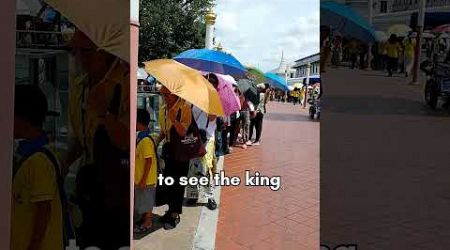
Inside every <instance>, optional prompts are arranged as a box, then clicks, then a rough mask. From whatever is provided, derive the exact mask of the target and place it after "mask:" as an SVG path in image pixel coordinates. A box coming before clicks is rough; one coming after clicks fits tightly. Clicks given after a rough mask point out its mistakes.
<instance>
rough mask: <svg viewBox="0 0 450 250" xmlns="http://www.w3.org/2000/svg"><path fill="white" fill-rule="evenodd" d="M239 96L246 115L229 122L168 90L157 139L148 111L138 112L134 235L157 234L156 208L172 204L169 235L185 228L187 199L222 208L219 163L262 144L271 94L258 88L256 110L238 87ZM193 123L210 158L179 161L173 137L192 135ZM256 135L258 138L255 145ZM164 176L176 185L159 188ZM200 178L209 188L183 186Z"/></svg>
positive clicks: (190, 202)
mask: <svg viewBox="0 0 450 250" xmlns="http://www.w3.org/2000/svg"><path fill="white" fill-rule="evenodd" d="M205 78H206V79H207V80H208V81H209V82H210V83H211V85H212V86H214V87H215V88H217V86H218V83H219V79H218V77H217V75H215V74H212V73H210V74H207V75H206V76H205ZM234 91H235V94H236V95H237V96H238V97H239V99H240V101H241V107H242V108H241V110H239V111H237V112H235V113H233V114H232V115H231V116H229V117H217V116H214V115H211V114H207V113H205V112H204V111H202V110H200V109H199V108H197V107H196V106H193V105H190V104H189V103H187V102H186V101H184V100H183V99H181V98H180V97H178V96H176V95H174V94H173V93H171V92H170V91H169V90H168V89H167V88H165V87H164V86H163V87H162V88H161V89H160V91H159V92H160V94H161V96H162V97H163V99H164V105H162V106H161V107H160V111H159V124H160V130H161V131H160V135H159V136H154V135H153V136H152V131H150V129H149V127H148V125H149V123H150V119H149V117H150V114H149V113H148V111H146V110H138V113H137V128H136V130H137V132H138V134H137V142H136V143H137V146H136V164H135V168H136V170H135V206H134V207H135V215H136V216H135V220H134V233H147V232H149V231H151V229H152V210H153V206H154V205H155V204H156V203H158V205H163V204H167V205H168V210H167V211H166V213H165V214H164V215H163V216H162V220H161V221H162V223H163V225H164V228H165V229H166V230H170V229H174V228H176V227H177V225H178V224H179V223H180V221H181V217H180V215H181V214H182V212H183V202H184V199H185V197H186V198H187V203H188V205H203V206H206V207H207V208H209V209H210V210H215V209H216V208H217V202H216V201H215V199H214V186H213V184H212V177H213V175H214V173H216V172H217V159H218V157H219V156H221V155H224V154H229V153H231V152H232V150H233V147H236V146H239V147H242V148H247V147H248V146H257V145H260V141H261V134H262V125H263V119H264V113H265V111H266V104H267V102H268V100H269V98H266V97H268V96H269V95H270V91H269V90H267V89H266V86H265V85H258V92H259V93H258V94H259V104H258V105H256V106H255V105H253V103H252V102H250V101H249V100H248V99H247V98H246V97H245V95H244V94H243V93H241V92H240V90H239V88H238V87H237V86H234ZM192 124H195V127H196V128H198V131H199V135H200V138H201V141H202V145H203V147H204V148H205V151H206V153H205V154H202V155H198V156H197V157H192V158H191V159H189V160H178V157H176V155H174V151H173V150H171V148H173V147H168V146H167V145H170V144H173V143H176V141H174V140H173V138H171V137H172V136H175V135H177V136H175V137H178V136H179V137H184V136H186V134H187V133H188V132H189V131H190V129H191V127H192ZM254 131H256V133H255V134H256V136H255V139H254V140H253V134H254ZM174 133H176V134H174ZM160 144H161V145H162V147H163V150H162V151H163V152H162V155H161V158H162V159H163V162H164V168H161V167H160V166H159V165H158V162H159V160H158V159H157V158H158V157H157V148H158V145H160ZM155 169H157V170H155ZM158 172H159V173H161V174H162V175H163V176H164V177H172V178H174V180H175V182H174V184H173V185H170V186H164V187H156V188H155V186H156V175H157V173H158ZM194 176H196V177H198V178H199V177H207V178H208V180H209V184H208V185H195V186H187V187H185V186H182V185H180V184H179V182H178V180H179V179H180V178H181V177H188V178H190V177H194ZM158 190H160V192H159V191H158Z"/></svg>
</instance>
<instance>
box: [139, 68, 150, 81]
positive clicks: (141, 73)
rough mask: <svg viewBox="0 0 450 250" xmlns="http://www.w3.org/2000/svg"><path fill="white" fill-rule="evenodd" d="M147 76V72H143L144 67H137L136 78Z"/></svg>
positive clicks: (143, 78) (145, 77)
mask: <svg viewBox="0 0 450 250" xmlns="http://www.w3.org/2000/svg"><path fill="white" fill-rule="evenodd" d="M147 77H148V74H147V72H145V69H143V68H138V69H137V79H138V80H145V79H147Z"/></svg>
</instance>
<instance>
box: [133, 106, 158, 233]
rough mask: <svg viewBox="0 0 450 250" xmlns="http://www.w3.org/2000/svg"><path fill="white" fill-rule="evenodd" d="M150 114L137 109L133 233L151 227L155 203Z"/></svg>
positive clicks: (155, 168) (155, 167)
mask: <svg viewBox="0 0 450 250" xmlns="http://www.w3.org/2000/svg"><path fill="white" fill-rule="evenodd" d="M149 123H150V114H149V113H148V111H147V110H145V109H139V110H138V111H137V121H136V131H137V133H138V134H137V137H136V138H137V142H136V156H135V157H136V162H135V175H134V185H135V188H134V210H135V211H134V212H135V216H134V217H135V219H134V222H135V224H134V233H140V234H141V233H147V232H149V231H150V230H151V229H152V224H153V223H152V218H153V214H152V211H153V206H154V204H155V191H156V174H157V160H158V159H157V156H156V144H155V141H154V140H153V138H152V137H151V135H150V129H149V128H148V125H149Z"/></svg>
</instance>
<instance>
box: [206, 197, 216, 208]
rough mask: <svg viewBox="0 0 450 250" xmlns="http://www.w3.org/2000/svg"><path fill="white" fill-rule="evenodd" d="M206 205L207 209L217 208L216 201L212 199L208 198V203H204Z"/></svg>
mask: <svg viewBox="0 0 450 250" xmlns="http://www.w3.org/2000/svg"><path fill="white" fill-rule="evenodd" d="M206 207H207V208H208V209H209V210H216V208H217V203H216V201H215V200H214V199H208V204H207V205H206Z"/></svg>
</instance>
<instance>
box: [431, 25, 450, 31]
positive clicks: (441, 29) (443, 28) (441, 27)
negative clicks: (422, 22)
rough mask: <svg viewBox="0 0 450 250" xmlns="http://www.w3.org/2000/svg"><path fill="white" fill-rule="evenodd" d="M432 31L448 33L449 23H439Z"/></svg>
mask: <svg viewBox="0 0 450 250" xmlns="http://www.w3.org/2000/svg"><path fill="white" fill-rule="evenodd" d="M433 32H436V33H448V32H450V24H443V25H439V26H437V27H436V28H434V29H433Z"/></svg>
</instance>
